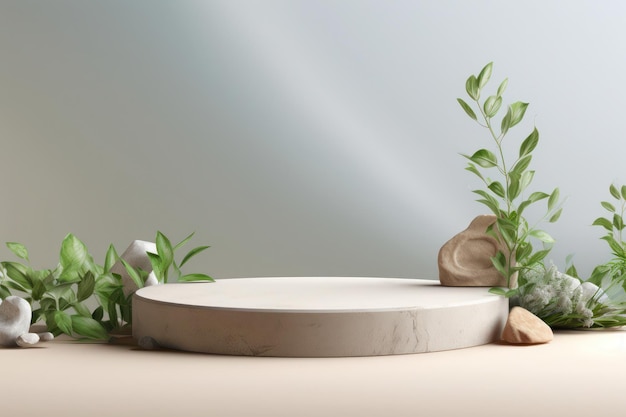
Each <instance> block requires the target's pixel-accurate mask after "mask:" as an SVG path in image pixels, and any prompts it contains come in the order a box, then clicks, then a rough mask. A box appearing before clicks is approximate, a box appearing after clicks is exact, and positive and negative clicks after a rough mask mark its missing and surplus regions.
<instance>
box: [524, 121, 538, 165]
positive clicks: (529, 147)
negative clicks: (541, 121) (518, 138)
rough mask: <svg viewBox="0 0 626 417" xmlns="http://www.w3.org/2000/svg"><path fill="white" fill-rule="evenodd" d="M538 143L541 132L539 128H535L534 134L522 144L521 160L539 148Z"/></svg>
mask: <svg viewBox="0 0 626 417" xmlns="http://www.w3.org/2000/svg"><path fill="white" fill-rule="evenodd" d="M537 143H539V131H538V130H537V128H534V129H533V131H532V133H531V134H530V135H528V137H527V138H526V139H524V142H522V145H521V146H520V149H519V156H520V158H521V157H523V156H526V155H528V154H530V153H531V152H532V151H533V150H534V149H535V148H536V147H537Z"/></svg>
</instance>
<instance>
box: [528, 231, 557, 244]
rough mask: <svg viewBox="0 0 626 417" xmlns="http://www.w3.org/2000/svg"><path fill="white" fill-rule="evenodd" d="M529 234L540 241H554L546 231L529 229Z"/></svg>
mask: <svg viewBox="0 0 626 417" xmlns="http://www.w3.org/2000/svg"><path fill="white" fill-rule="evenodd" d="M529 234H530V235H531V236H533V237H535V238H537V239H539V240H540V241H542V242H545V243H554V239H553V238H552V236H550V235H549V234H548V233H547V232H544V231H543V230H531V231H530V232H529Z"/></svg>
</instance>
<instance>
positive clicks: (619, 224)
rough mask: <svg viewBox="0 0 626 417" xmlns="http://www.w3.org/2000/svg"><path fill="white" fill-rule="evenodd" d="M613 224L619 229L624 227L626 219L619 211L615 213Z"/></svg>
mask: <svg viewBox="0 0 626 417" xmlns="http://www.w3.org/2000/svg"><path fill="white" fill-rule="evenodd" d="M613 226H615V229H617V230H623V229H624V220H623V219H622V216H620V215H618V214H617V213H616V214H614V215H613Z"/></svg>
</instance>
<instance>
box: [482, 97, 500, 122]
mask: <svg viewBox="0 0 626 417" xmlns="http://www.w3.org/2000/svg"><path fill="white" fill-rule="evenodd" d="M501 106H502V97H497V96H489V97H488V98H487V100H485V104H484V105H483V109H484V110H485V115H486V116H487V117H489V118H491V117H493V116H495V115H496V114H497V113H498V110H500V107H501Z"/></svg>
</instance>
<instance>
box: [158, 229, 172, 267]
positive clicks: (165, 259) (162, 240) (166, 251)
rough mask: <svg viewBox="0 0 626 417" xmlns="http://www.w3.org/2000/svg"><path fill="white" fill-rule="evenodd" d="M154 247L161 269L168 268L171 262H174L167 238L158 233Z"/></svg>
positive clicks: (170, 245)
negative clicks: (159, 259)
mask: <svg viewBox="0 0 626 417" xmlns="http://www.w3.org/2000/svg"><path fill="white" fill-rule="evenodd" d="M156 247H157V252H158V255H159V257H160V258H161V263H162V265H163V267H164V268H166V267H167V268H169V266H170V265H171V264H172V262H174V248H173V247H172V244H171V243H170V240H169V239H168V238H167V236H165V235H164V234H163V233H161V232H158V231H157V236H156Z"/></svg>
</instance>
